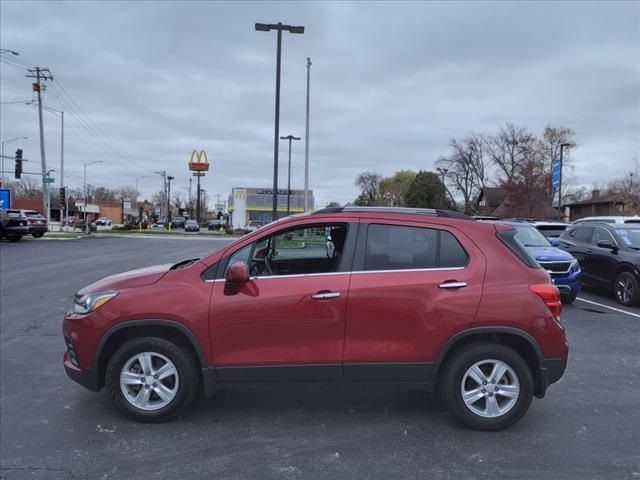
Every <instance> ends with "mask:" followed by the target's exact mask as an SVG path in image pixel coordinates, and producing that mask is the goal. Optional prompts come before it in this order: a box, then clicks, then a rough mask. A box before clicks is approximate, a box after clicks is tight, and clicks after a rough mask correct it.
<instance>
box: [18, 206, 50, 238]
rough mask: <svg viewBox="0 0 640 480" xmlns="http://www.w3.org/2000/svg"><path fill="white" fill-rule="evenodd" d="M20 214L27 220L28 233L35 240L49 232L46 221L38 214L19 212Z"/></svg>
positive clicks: (31, 211) (27, 211)
mask: <svg viewBox="0 0 640 480" xmlns="http://www.w3.org/2000/svg"><path fill="white" fill-rule="evenodd" d="M20 212H21V213H22V215H24V216H25V217H26V218H27V225H28V227H29V233H30V234H31V235H33V236H34V237H35V238H40V237H42V236H43V235H44V234H45V233H47V232H48V231H49V227H48V226H47V219H46V218H44V217H43V216H42V215H41V214H40V212H37V211H35V210H20Z"/></svg>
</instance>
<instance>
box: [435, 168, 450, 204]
mask: <svg viewBox="0 0 640 480" xmlns="http://www.w3.org/2000/svg"><path fill="white" fill-rule="evenodd" d="M436 170H437V171H438V172H439V173H440V175H441V176H442V197H441V198H440V208H444V201H445V199H446V198H447V187H446V186H445V184H444V177H445V175H446V174H447V173H449V169H447V168H440V167H438V168H436Z"/></svg>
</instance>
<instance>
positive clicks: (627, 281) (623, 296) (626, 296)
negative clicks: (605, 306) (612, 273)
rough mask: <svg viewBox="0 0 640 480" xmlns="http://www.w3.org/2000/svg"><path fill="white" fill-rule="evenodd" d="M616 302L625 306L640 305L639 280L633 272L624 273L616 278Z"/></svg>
mask: <svg viewBox="0 0 640 480" xmlns="http://www.w3.org/2000/svg"><path fill="white" fill-rule="evenodd" d="M614 293H615V295H616V300H618V302H620V303H621V304H622V305H625V306H635V305H638V303H640V287H639V286H638V280H637V279H636V277H635V276H634V275H633V274H632V273H631V272H622V273H620V274H618V276H617V277H616V283H615V290H614Z"/></svg>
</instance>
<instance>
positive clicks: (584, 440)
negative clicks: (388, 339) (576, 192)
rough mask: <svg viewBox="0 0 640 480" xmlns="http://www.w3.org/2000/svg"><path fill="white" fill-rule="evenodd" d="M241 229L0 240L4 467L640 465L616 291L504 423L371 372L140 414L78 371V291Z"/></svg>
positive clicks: (164, 474)
mask: <svg viewBox="0 0 640 480" xmlns="http://www.w3.org/2000/svg"><path fill="white" fill-rule="evenodd" d="M226 242H227V241H226V240H222V239H215V238H200V237H192V238H173V237H172V238H162V237H151V238H148V237H145V238H132V237H123V238H116V237H105V238H91V239H79V240H58V241H56V240H28V241H23V242H19V243H15V244H13V243H11V244H10V243H7V242H3V243H2V244H0V285H1V290H0V313H1V315H0V317H1V320H0V430H1V431H0V451H1V452H0V478H1V479H7V480H9V479H11V480H13V479H16V480H18V479H27V480H28V479H108V478H109V479H110V478H113V479H129V478H153V479H175V478H185V479H187V478H188V479H192V478H207V479H209V478H232V479H248V478H260V479H270V478H274V479H293V478H300V479H315V478H318V479H319V478H363V479H393V478H416V479H417V478H420V479H475V478H478V479H484V478H491V479H558V480H559V479H605V478H606V479H635V478H639V479H640V449H639V448H638V445H639V444H640V374H639V372H640V348H639V345H638V343H639V342H640V309H629V308H622V307H620V306H618V305H617V304H616V303H615V302H614V301H613V300H612V299H610V298H608V297H607V296H606V295H604V294H602V292H585V293H583V294H581V298H582V299H583V300H582V301H581V300H578V301H576V303H575V305H573V306H569V307H566V308H565V309H564V312H563V315H562V321H563V323H564V324H565V325H566V328H567V330H568V335H569V340H570V344H571V353H570V361H569V367H568V369H567V372H566V374H565V376H564V377H563V379H562V380H561V381H560V382H559V383H558V384H555V385H553V386H552V387H551V388H550V389H549V391H548V392H547V397H546V398H545V399H543V400H534V402H533V404H532V406H531V409H530V410H529V412H528V414H527V415H526V416H525V417H524V418H523V419H522V420H521V421H520V422H519V423H518V424H516V425H515V426H514V427H512V428H511V429H509V430H506V431H502V432H496V433H486V432H475V431H470V430H466V429H463V428H461V427H460V426H458V424H456V423H455V422H454V421H453V420H452V419H451V417H450V416H449V415H448V414H447V412H446V411H445V410H444V408H443V407H442V406H440V404H439V403H438V402H437V401H436V400H435V399H434V398H433V397H432V396H430V395H428V394H426V393H423V392H419V391H415V390H411V389H407V388H404V387H389V386H384V387H383V386H376V387H372V386H365V385H350V386H326V385H315V386H313V385H312V386H263V387H235V388H234V389H231V390H227V391H224V392H222V393H221V394H219V395H217V396H216V397H214V398H213V399H211V400H209V401H207V402H205V401H203V400H200V401H199V402H198V403H197V405H196V406H195V408H193V409H192V410H190V411H189V412H188V413H187V414H186V415H184V416H183V417H181V418H179V419H177V420H175V421H173V422H171V423H167V424H159V425H147V424H136V423H132V422H130V421H128V420H125V419H124V418H123V417H122V416H121V415H120V414H119V413H118V412H116V411H115V409H114V408H113V407H112V406H111V404H110V402H109V400H108V398H107V395H106V393H105V392H104V391H103V392H101V393H98V394H96V393H92V392H89V391H87V390H85V389H83V388H82V387H81V386H79V385H77V384H75V383H74V382H72V381H71V380H70V379H68V378H67V376H66V374H65V373H64V370H63V367H62V362H61V358H62V353H63V351H64V342H63V339H62V336H61V330H60V329H61V321H62V316H63V313H64V311H65V310H66V309H67V308H68V307H70V305H71V300H72V295H73V293H74V291H76V290H77V289H78V288H80V287H82V286H84V285H86V284H88V283H90V282H92V281H94V280H96V279H98V278H100V277H102V276H105V275H108V274H113V273H118V272H121V271H125V270H129V269H132V268H137V267H142V266H147V265H152V264H156V263H170V262H174V261H178V260H180V259H184V258H193V257H196V256H201V255H204V254H206V253H209V252H211V251H213V250H215V249H217V248H220V247H221V246H222V245H224V244H225V243H226ZM608 307H613V308H615V309H617V310H614V309H611V308H608Z"/></svg>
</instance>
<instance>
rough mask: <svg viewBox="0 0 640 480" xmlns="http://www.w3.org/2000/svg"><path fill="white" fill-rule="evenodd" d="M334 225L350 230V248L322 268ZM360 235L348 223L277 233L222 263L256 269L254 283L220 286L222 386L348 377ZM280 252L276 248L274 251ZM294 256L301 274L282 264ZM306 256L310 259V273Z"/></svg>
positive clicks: (215, 342) (217, 331) (217, 330)
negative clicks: (349, 316)
mask: <svg viewBox="0 0 640 480" xmlns="http://www.w3.org/2000/svg"><path fill="white" fill-rule="evenodd" d="M327 227H329V228H331V227H339V228H343V229H344V230H345V235H344V242H343V244H342V245H339V246H338V247H336V250H337V251H338V252H339V253H340V255H341V256H340V257H338V256H337V254H336V256H335V257H334V258H333V259H334V260H335V262H333V263H329V262H324V263H322V264H323V265H324V266H325V267H324V270H322V268H321V267H319V266H318V264H317V263H316V260H323V261H324V260H327V259H326V258H322V257H319V258H318V252H319V251H320V252H325V251H326V247H325V245H326V238H325V236H324V231H325V229H326V228H327ZM355 230H357V223H356V224H349V223H345V222H344V221H343V222H341V223H335V224H331V225H327V222H326V221H325V222H323V223H322V224H319V223H306V224H304V225H300V226H297V227H295V228H293V229H292V228H287V229H284V230H278V231H275V232H274V231H273V230H271V233H265V235H264V236H262V237H260V238H259V239H258V240H256V241H255V242H252V243H250V244H249V245H245V246H242V247H241V248H238V249H236V250H235V251H234V252H230V255H228V256H227V257H226V258H225V259H222V260H221V264H220V268H221V269H224V268H227V266H228V265H231V264H233V263H234V262H236V261H245V262H246V263H248V264H249V267H250V272H251V277H250V280H249V282H248V283H246V284H243V285H242V286H240V287H239V288H231V286H230V285H227V284H226V282H225V280H224V278H219V279H217V280H216V281H215V282H214V288H213V294H212V299H211V307H210V330H211V345H212V351H213V355H214V360H215V365H216V370H217V372H218V377H219V379H220V380H221V381H231V382H232V381H268V380H271V381H284V380H336V379H341V378H342V352H343V347H344V329H345V315H346V305H347V295H348V288H349V278H350V269H351V262H352V259H353V253H352V252H353V248H354V245H353V244H354V243H355ZM318 231H320V232H322V233H321V234H320V235H318V234H317V233H318ZM302 239H304V240H302ZM286 242H289V243H288V244H286ZM312 244H313V245H312ZM318 244H319V245H318ZM274 247H275V248H276V249H277V251H269V249H273V248H274ZM325 255H326V254H325ZM292 257H293V258H294V260H295V262H294V263H295V272H292V273H290V272H289V271H287V266H288V264H289V263H291V262H288V263H287V262H282V260H283V259H286V258H289V260H291V258H292ZM305 258H308V259H310V261H309V265H308V268H307V269H306V270H305V268H304V259H305ZM276 261H280V266H279V267H278V266H276V265H275V264H274V262H276ZM277 268H282V271H277V270H276V269H277ZM267 269H269V271H267ZM285 271H286V273H285Z"/></svg>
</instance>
